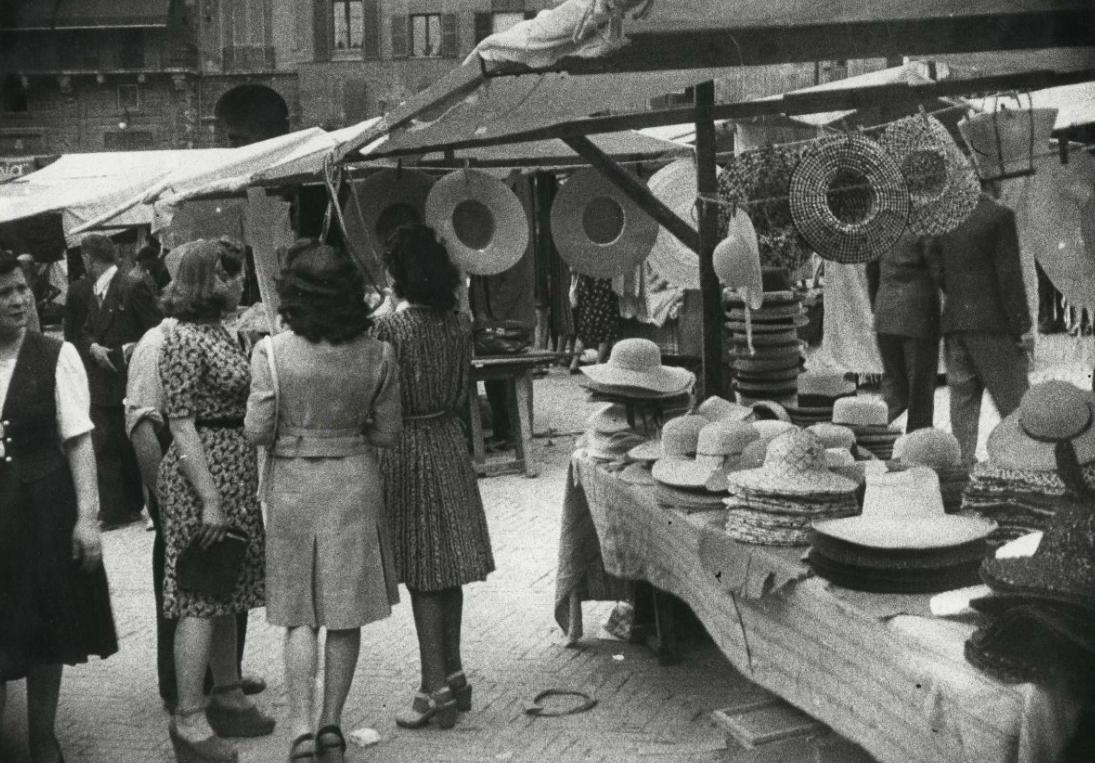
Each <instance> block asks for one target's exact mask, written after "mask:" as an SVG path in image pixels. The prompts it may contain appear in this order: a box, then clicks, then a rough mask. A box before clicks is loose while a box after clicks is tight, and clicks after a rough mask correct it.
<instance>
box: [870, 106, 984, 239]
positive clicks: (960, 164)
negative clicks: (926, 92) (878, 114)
mask: <svg viewBox="0 0 1095 763" xmlns="http://www.w3.org/2000/svg"><path fill="white" fill-rule="evenodd" d="M879 142H880V143H881V144H882V147H883V148H884V149H886V151H887V152H889V154H890V156H892V157H893V159H894V161H895V162H897V166H898V167H899V168H900V169H901V174H902V175H903V176H904V177H905V183H906V185H907V186H908V188H909V200H910V202H911V203H910V207H909V230H910V231H911V232H912V233H915V234H917V235H927V236H939V235H942V234H944V233H948V232H950V231H952V230H954V229H955V228H957V227H958V226H959V225H961V224H962V221H964V220H965V219H966V218H967V217H969V216H970V214H971V213H972V212H973V208H974V207H976V206H977V201H978V199H979V198H980V197H981V184H980V182H979V181H978V179H977V173H975V172H974V170H973V165H971V164H970V162H969V160H968V159H966V157H965V155H964V154H963V153H962V151H961V149H959V148H958V145H957V144H956V143H955V142H954V139H953V138H952V137H951V134H950V133H949V132H947V128H946V127H944V126H943V124H942V123H941V122H940V121H939V120H938V119H936V118H935V117H931V116H927V115H924V116H913V117H906V118H905V119H899V120H898V121H896V122H894V123H892V124H890V125H889V126H887V127H886V129H885V130H883V132H882V135H881V136H880V138H879Z"/></svg>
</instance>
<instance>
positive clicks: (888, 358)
mask: <svg viewBox="0 0 1095 763" xmlns="http://www.w3.org/2000/svg"><path fill="white" fill-rule="evenodd" d="M877 340H878V354H879V355H880V356H881V358H882V399H883V400H885V401H886V407H887V408H889V411H890V421H893V420H894V419H896V418H897V417H898V416H900V415H901V414H902V413H903V412H904V411H906V410H908V412H909V417H908V423H907V424H906V425H905V431H906V432H912V431H914V430H917V429H924V428H926V427H930V426H931V425H932V419H933V418H934V416H935V377H936V372H937V371H938V370H939V338H938V337H934V338H932V339H920V338H917V337H911V336H897V335H895V334H878V335H877Z"/></svg>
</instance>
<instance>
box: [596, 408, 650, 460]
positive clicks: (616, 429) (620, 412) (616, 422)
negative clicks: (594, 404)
mask: <svg viewBox="0 0 1095 763" xmlns="http://www.w3.org/2000/svg"><path fill="white" fill-rule="evenodd" d="M584 441H585V451H586V455H588V456H589V457H590V458H594V459H597V460H599V461H622V460H624V458H625V457H626V455H627V452H628V451H629V450H631V449H632V448H634V447H635V446H636V445H638V444H639V443H641V442H643V441H644V438H643V436H642V435H640V434H638V433H637V432H635V431H634V430H633V429H632V428H631V425H630V424H629V423H628V420H627V411H626V410H625V408H624V406H622V405H620V404H618V403H608V404H606V405H604V406H602V407H601V408H598V409H597V410H596V411H594V412H593V414H592V415H590V417H589V418H588V419H587V420H586V431H585V436H584Z"/></svg>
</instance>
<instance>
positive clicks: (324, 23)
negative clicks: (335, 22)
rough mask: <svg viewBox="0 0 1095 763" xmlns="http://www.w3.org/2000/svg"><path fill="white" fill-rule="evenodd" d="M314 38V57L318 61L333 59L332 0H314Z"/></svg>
mask: <svg viewBox="0 0 1095 763" xmlns="http://www.w3.org/2000/svg"><path fill="white" fill-rule="evenodd" d="M313 2H314V3H315V4H314V5H313V6H312V9H313V13H312V39H313V41H314V44H315V53H314V54H313V58H314V59H315V60H316V61H330V60H331V31H332V30H331V3H330V0H313Z"/></svg>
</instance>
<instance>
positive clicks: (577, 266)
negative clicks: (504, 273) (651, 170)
mask: <svg viewBox="0 0 1095 763" xmlns="http://www.w3.org/2000/svg"><path fill="white" fill-rule="evenodd" d="M658 228H659V226H658V223H657V222H656V221H655V220H654V218H652V217H651V216H650V215H648V214H647V213H646V212H644V211H643V210H642V209H641V208H640V207H639V205H638V204H636V203H635V202H634V201H632V200H631V199H630V198H628V197H627V196H626V195H624V193H623V192H621V191H620V190H619V189H618V188H617V187H616V186H615V185H614V184H613V183H611V182H609V180H608V179H607V178H606V177H605V176H604V175H602V174H601V172H600V171H599V170H597V169H594V168H593V167H587V168H584V169H580V170H578V171H577V172H575V173H574V174H573V175H571V176H570V179H569V180H567V181H566V183H565V184H564V185H563V187H562V189H561V190H560V191H559V193H558V194H556V196H555V201H554V202H552V205H551V238H552V240H553V241H554V242H555V248H556V249H558V250H559V255H560V256H561V257H562V258H563V259H564V260H566V262H567V264H568V265H570V267H571V269H572V270H574V271H576V272H578V273H581V274H583V275H587V276H591V277H593V278H613V277H614V276H618V275H620V274H622V273H630V272H632V271H633V270H634V269H635V267H636V266H637V265H638V264H639V263H640V262H642V261H643V260H644V259H646V256H647V255H648V254H649V253H650V249H651V247H653V246H654V241H655V239H656V238H657V237H658Z"/></svg>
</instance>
